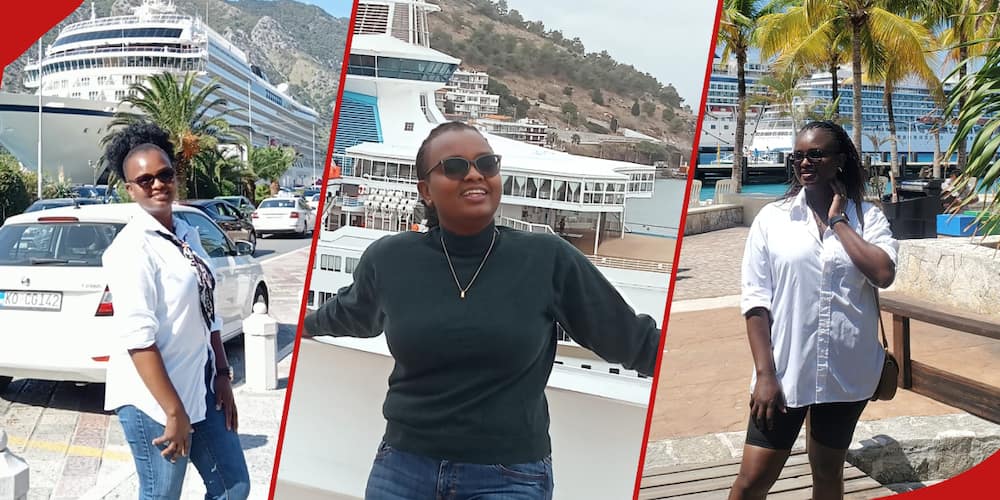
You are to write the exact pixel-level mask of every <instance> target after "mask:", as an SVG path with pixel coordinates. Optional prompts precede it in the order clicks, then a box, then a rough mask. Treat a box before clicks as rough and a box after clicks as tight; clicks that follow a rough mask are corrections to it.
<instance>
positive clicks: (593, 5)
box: [507, 0, 716, 109]
mask: <svg viewBox="0 0 1000 500" xmlns="http://www.w3.org/2000/svg"><path fill="white" fill-rule="evenodd" d="M507 5H508V7H509V8H511V9H517V11H518V12H520V13H521V16H522V17H523V18H524V19H525V20H531V21H542V22H543V23H545V29H546V30H555V29H557V30H561V31H562V33H563V35H564V36H566V37H567V38H573V37H579V38H580V41H582V42H583V46H584V47H585V48H586V50H587V52H600V51H602V50H606V51H608V54H611V56H612V57H614V58H615V60H617V61H618V62H619V63H626V64H631V65H633V66H635V68H636V69H638V70H639V71H644V72H648V73H649V74H651V75H653V76H654V77H656V79H657V80H659V81H660V83H662V84H664V85H666V84H668V83H671V84H673V86H674V87H675V88H676V89H677V93H678V94H680V96H681V97H683V98H684V103H685V104H687V105H689V106H691V108H692V109H698V105H699V104H700V102H701V91H702V85H703V84H704V81H705V64H706V63H707V62H708V56H709V54H708V49H709V48H710V47H711V45H710V42H711V38H712V36H713V34H714V33H713V31H712V30H713V28H714V27H715V10H716V2H714V1H709V0H661V1H656V2H652V1H649V0H618V1H614V2H611V1H608V0H545V1H538V0H507Z"/></svg>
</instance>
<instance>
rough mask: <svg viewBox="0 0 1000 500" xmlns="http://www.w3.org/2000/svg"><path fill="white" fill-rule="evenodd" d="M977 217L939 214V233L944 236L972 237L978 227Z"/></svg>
mask: <svg viewBox="0 0 1000 500" xmlns="http://www.w3.org/2000/svg"><path fill="white" fill-rule="evenodd" d="M975 220H976V217H975V216H972V215H963V214H955V215H952V214H938V216H937V233H938V234H940V235H943V236H972V235H973V234H974V233H975V232H976V228H977V225H976V224H973V221H975Z"/></svg>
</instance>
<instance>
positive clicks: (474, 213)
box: [417, 130, 502, 231]
mask: <svg viewBox="0 0 1000 500" xmlns="http://www.w3.org/2000/svg"><path fill="white" fill-rule="evenodd" d="M492 154H493V148H491V147H490V145H489V143H487V142H486V139H485V138H483V136H482V135H480V134H479V133H478V132H476V131H474V130H456V131H451V132H445V133H443V134H441V135H439V136H437V137H435V138H434V139H433V140H432V141H431V143H430V144H428V146H427V151H426V162H427V167H428V168H430V169H431V171H430V175H429V176H428V177H427V179H426V180H422V181H420V182H418V183H417V188H418V189H419V190H420V196H421V197H423V199H424V201H426V202H429V203H430V204H431V205H433V206H434V207H435V208H436V209H437V214H438V218H439V219H440V220H441V224H442V225H443V226H445V227H447V228H448V229H451V230H469V231H477V230H479V229H482V228H483V227H486V225H488V224H489V223H490V221H491V220H492V219H493V215H494V214H495V213H496V211H497V207H499V206H500V192H501V189H502V187H501V184H500V175H499V174H498V173H497V174H494V175H492V176H490V177H485V176H483V174H482V172H480V171H479V169H478V168H476V167H475V166H470V167H469V169H468V171H467V172H465V176H464V177H463V178H461V179H457V178H451V177H448V176H446V175H445V174H444V168H443V166H442V165H440V163H441V161H442V160H445V159H447V158H463V159H465V160H468V161H470V162H473V161H475V160H476V159H478V158H481V157H483V156H485V155H492Z"/></svg>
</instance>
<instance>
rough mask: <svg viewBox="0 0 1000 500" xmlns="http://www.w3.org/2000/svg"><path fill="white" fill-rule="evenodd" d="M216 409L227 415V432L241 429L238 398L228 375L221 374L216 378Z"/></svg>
mask: <svg viewBox="0 0 1000 500" xmlns="http://www.w3.org/2000/svg"><path fill="white" fill-rule="evenodd" d="M215 409H216V410H222V412H223V413H224V414H225V416H226V430H228V431H233V432H236V430H237V428H238V427H239V422H238V420H239V419H238V417H237V416H236V398H235V397H234V396H233V384H232V382H230V381H229V376H228V375H226V374H222V373H220V374H218V375H216V377H215Z"/></svg>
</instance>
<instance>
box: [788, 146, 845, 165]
mask: <svg viewBox="0 0 1000 500" xmlns="http://www.w3.org/2000/svg"><path fill="white" fill-rule="evenodd" d="M838 153H840V151H824V150H822V149H810V150H808V151H806V152H805V153H803V152H802V151H795V152H793V153H791V154H789V155H788V159H789V160H791V161H793V162H795V163H798V162H800V161H802V160H803V159H805V158H809V161H819V160H822V159H823V158H826V157H827V156H832V155H835V154H838Z"/></svg>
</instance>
